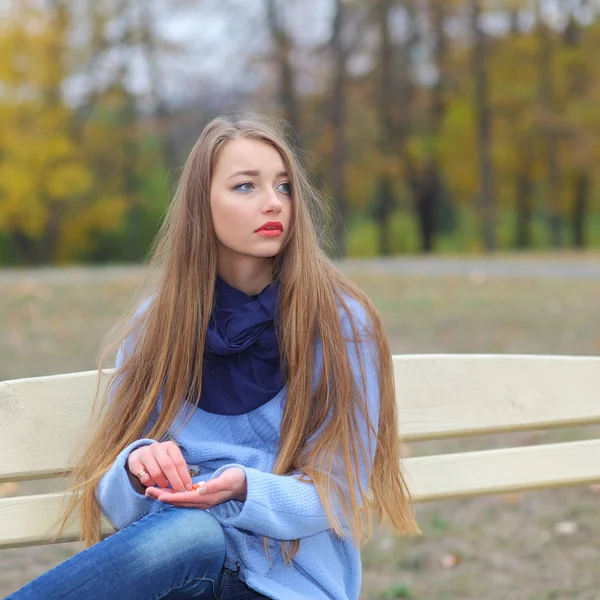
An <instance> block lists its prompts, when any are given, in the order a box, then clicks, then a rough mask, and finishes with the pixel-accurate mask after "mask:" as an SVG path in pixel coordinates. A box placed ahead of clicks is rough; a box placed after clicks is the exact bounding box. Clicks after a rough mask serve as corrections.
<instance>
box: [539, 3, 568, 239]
mask: <svg viewBox="0 0 600 600" xmlns="http://www.w3.org/2000/svg"><path fill="white" fill-rule="evenodd" d="M535 7H536V21H537V32H538V40H539V52H538V71H539V84H538V97H539V105H540V108H541V111H542V124H541V130H542V140H543V148H544V150H543V153H544V154H543V156H544V165H545V185H544V188H545V189H544V196H545V197H546V214H547V220H548V235H549V239H550V245H551V246H552V247H553V248H558V247H560V246H561V245H562V218H561V215H560V208H559V195H558V193H559V180H560V175H559V166H558V161H557V158H556V150H557V146H558V140H557V139H556V136H555V135H554V132H553V130H552V127H553V124H552V119H553V117H554V113H555V108H554V80H553V69H552V59H553V53H552V40H551V37H550V31H549V29H548V27H547V26H546V25H545V23H544V22H543V20H542V14H541V0H536V2H535Z"/></svg>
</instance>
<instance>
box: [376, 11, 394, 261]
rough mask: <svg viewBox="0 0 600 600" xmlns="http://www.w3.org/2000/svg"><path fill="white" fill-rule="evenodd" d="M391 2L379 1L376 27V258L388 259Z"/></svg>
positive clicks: (391, 138)
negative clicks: (379, 160) (378, 163)
mask: <svg viewBox="0 0 600 600" xmlns="http://www.w3.org/2000/svg"><path fill="white" fill-rule="evenodd" d="M391 5H392V2H391V0H378V2H377V12H376V15H377V23H378V28H379V36H380V42H379V44H380V46H379V64H380V80H379V149H380V155H381V158H382V160H383V161H384V164H383V165H382V167H381V169H380V173H379V176H378V181H377V195H376V198H375V204H376V206H375V220H376V224H377V227H378V229H379V233H380V236H379V254H381V255H383V256H389V255H390V254H391V253H392V243H391V227H390V225H391V222H390V221H391V216H392V213H393V211H394V207H395V198H394V193H393V189H392V182H391V178H390V174H389V172H388V168H387V163H389V161H390V159H391V155H392V146H393V142H394V120H393V115H392V110H393V101H394V98H393V86H392V75H393V72H392V51H393V46H392V40H391V36H390V30H389V20H390V10H391Z"/></svg>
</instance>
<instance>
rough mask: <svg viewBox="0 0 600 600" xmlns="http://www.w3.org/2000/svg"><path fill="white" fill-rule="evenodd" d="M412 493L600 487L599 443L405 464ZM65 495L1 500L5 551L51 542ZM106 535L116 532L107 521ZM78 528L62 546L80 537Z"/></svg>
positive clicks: (427, 497)
mask: <svg viewBox="0 0 600 600" xmlns="http://www.w3.org/2000/svg"><path fill="white" fill-rule="evenodd" d="M404 469H405V472H406V475H407V479H408V482H409V487H410V489H411V491H412V492H413V494H414V496H415V499H416V500H417V501H418V502H426V501H436V500H450V499H457V498H466V497H472V496H479V495H484V494H493V493H501V492H509V491H510V492H515V491H526V490H538V489H545V488H550V487H566V486H573V485H584V484H590V483H595V482H600V440H585V441H579V442H565V443H561V444H548V445H540V446H526V447H521V448H502V449H499V450H485V451H478V452H467V453H462V454H461V453H458V454H446V455H438V456H423V457H414V458H407V459H404ZM62 498H63V495H62V494H46V495H39V496H23V497H19V498H4V499H2V500H0V531H1V532H2V537H1V538H0V548H9V547H15V546H27V545H33V544H37V543H41V542H42V541H44V540H47V539H48V537H49V536H48V533H47V532H48V531H49V530H50V527H51V526H52V525H53V523H54V522H55V520H56V518H57V515H58V514H59V510H60V507H61V501H62ZM103 531H104V532H105V533H110V532H112V531H113V529H112V527H111V526H110V524H109V523H108V522H106V521H104V526H103ZM76 532H77V527H75V526H74V527H71V528H70V529H68V530H66V532H65V533H66V535H65V536H64V539H63V540H62V541H70V540H73V539H76V537H77V534H76Z"/></svg>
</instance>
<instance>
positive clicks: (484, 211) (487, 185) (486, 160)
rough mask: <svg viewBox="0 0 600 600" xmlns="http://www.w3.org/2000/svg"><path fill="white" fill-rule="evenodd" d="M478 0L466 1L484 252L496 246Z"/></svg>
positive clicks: (489, 122)
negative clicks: (470, 41) (473, 87)
mask: <svg viewBox="0 0 600 600" xmlns="http://www.w3.org/2000/svg"><path fill="white" fill-rule="evenodd" d="M481 13H482V11H481V0H469V16H470V19H469V20H470V29H471V36H472V43H473V49H472V52H471V56H472V69H473V83H474V86H475V98H474V107H475V114H476V118H477V144H478V154H479V184H480V192H479V196H480V214H481V230H482V237H483V244H484V247H485V249H486V250H488V251H491V250H494V249H495V247H496V235H495V225H496V211H497V208H496V197H495V196H496V190H495V187H494V166H493V161H492V109H491V107H490V102H489V84H488V71H487V55H488V47H489V45H488V42H487V39H486V37H487V36H486V34H485V32H484V30H483V27H482V25H481Z"/></svg>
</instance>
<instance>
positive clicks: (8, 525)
mask: <svg viewBox="0 0 600 600" xmlns="http://www.w3.org/2000/svg"><path fill="white" fill-rule="evenodd" d="M65 497H66V495H65V494H62V493H56V494H39V495H36V496H19V497H16V498H2V499H0V549H1V548H18V547H20V546H33V545H36V544H42V543H50V542H52V538H53V537H54V536H55V535H56V532H57V531H58V527H56V526H55V523H56V520H57V519H58V516H59V515H60V514H61V507H62V503H63V499H65ZM65 506H66V501H65ZM79 531H80V529H79V520H78V519H77V518H74V519H73V520H72V522H71V524H70V526H69V527H67V528H65V530H64V532H63V534H62V535H61V537H60V539H59V540H57V541H61V542H72V541H74V540H76V539H78V537H79ZM102 531H103V533H105V534H109V533H113V532H114V528H113V527H112V526H111V525H110V523H109V522H108V521H106V519H103V522H102Z"/></svg>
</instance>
